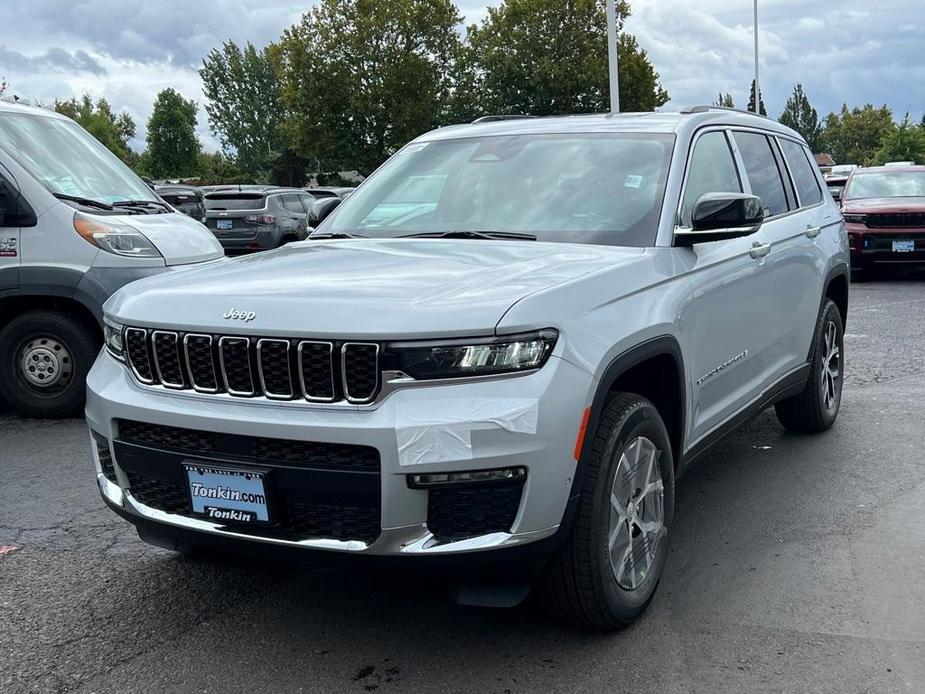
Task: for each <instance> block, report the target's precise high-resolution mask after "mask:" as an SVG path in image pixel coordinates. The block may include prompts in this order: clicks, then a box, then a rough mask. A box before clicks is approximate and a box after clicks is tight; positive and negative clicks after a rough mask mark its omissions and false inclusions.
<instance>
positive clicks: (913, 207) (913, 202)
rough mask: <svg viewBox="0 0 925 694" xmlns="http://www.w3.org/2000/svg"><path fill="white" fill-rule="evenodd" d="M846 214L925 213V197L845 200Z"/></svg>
mask: <svg viewBox="0 0 925 694" xmlns="http://www.w3.org/2000/svg"><path fill="white" fill-rule="evenodd" d="M842 212H843V213H844V214H870V213H874V212H898V213H904V212H925V197H921V198H919V197H911V198H857V199H854V200H844V201H843V203H842Z"/></svg>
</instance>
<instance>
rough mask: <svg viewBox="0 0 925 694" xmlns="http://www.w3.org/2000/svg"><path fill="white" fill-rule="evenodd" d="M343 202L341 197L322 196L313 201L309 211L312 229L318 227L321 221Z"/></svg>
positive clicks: (309, 223) (309, 222)
mask: <svg viewBox="0 0 925 694" xmlns="http://www.w3.org/2000/svg"><path fill="white" fill-rule="evenodd" d="M342 202H343V200H341V199H340V198H321V200H315V202H313V203H312V206H311V209H309V211H308V226H310V227H311V228H312V229H314V228H315V227H317V226H318V225H319V224H321V222H323V221H324V220H325V219H327V218H328V216H329V215H330V214H331V213H332V212H333V211H334V210H336V209H337V206H338V205H340V204H341V203H342Z"/></svg>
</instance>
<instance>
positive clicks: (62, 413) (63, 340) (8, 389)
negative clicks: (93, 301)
mask: <svg viewBox="0 0 925 694" xmlns="http://www.w3.org/2000/svg"><path fill="white" fill-rule="evenodd" d="M100 343H101V339H100V336H99V334H98V332H97V331H96V330H94V329H93V328H91V327H90V326H89V325H87V324H86V323H85V322H84V321H82V320H80V319H79V318H76V317H75V316H72V315H70V314H68V313H64V312H62V311H46V310H37V311H29V312H28V313H24V314H22V315H20V316H17V317H16V318H13V319H12V320H11V321H10V322H9V323H8V324H7V325H6V326H5V327H4V328H3V330H2V331H0V388H2V389H3V394H4V396H5V397H6V399H7V400H8V401H9V404H10V405H11V406H12V407H13V409H15V410H17V411H18V412H20V413H22V414H25V415H30V416H33V417H68V416H72V415H76V414H80V412H81V410H82V409H83V405H84V393H85V389H84V381H85V379H86V377H87V373H88V372H89V370H90V366H91V365H92V364H93V360H94V359H95V358H96V354H97V352H99V348H100Z"/></svg>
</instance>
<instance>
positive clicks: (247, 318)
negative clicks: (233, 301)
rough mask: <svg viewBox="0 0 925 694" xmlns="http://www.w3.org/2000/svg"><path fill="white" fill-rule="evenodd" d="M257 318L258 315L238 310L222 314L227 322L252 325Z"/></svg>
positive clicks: (229, 310)
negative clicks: (241, 322) (236, 321)
mask: <svg viewBox="0 0 925 694" xmlns="http://www.w3.org/2000/svg"><path fill="white" fill-rule="evenodd" d="M256 317H257V314H256V313H254V312H253V311H239V310H238V309H236V308H230V309H228V310H227V311H225V312H224V313H223V314H222V318H224V319H225V320H241V321H244V322H245V323H250V322H251V321H252V320H254V319H255V318H256Z"/></svg>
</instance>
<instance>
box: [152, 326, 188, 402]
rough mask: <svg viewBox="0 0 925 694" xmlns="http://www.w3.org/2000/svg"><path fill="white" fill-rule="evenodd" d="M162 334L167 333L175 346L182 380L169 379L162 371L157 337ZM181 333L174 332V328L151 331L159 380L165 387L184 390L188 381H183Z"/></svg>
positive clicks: (155, 367) (153, 353)
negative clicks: (180, 348) (180, 347)
mask: <svg viewBox="0 0 925 694" xmlns="http://www.w3.org/2000/svg"><path fill="white" fill-rule="evenodd" d="M160 335H166V336H167V337H168V338H169V339H170V341H171V344H172V346H173V351H174V352H175V355H176V357H177V368H178V370H179V371H180V381H179V383H178V382H176V381H173V382H171V381H168V380H167V379H166V378H164V374H163V373H162V372H161V360H160V358H159V357H158V356H157V338H158V336H160ZM179 337H180V336H179V335H177V333H175V332H173V331H172V330H153V331H152V332H151V354H152V355H153V356H154V371H155V373H156V374H157V380H158V381H160V382H161V385H162V386H164V387H165V388H173V389H175V390H182V389H183V388H185V387H186V383H184V382H183V367H182V366H181V364H182V360H181V359H180V351H179Z"/></svg>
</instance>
